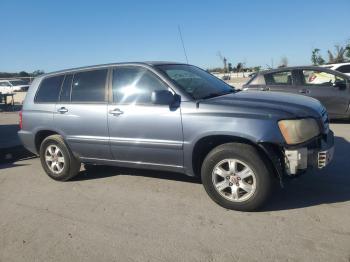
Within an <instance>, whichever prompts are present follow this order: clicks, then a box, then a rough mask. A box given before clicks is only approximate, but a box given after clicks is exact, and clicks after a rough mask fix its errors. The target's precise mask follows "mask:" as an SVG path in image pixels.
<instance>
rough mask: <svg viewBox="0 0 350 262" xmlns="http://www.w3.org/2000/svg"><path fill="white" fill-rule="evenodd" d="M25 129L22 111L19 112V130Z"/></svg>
mask: <svg viewBox="0 0 350 262" xmlns="http://www.w3.org/2000/svg"><path fill="white" fill-rule="evenodd" d="M22 127H23V116H22V111H19V129H22Z"/></svg>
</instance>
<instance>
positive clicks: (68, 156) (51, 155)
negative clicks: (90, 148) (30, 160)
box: [40, 135, 80, 181]
mask: <svg viewBox="0 0 350 262" xmlns="http://www.w3.org/2000/svg"><path fill="white" fill-rule="evenodd" d="M56 148H57V149H58V151H56ZM40 160H41V165H42V167H43V168H44V170H45V172H46V174H47V175H48V176H49V177H51V178H52V179H54V180H58V181H67V180H69V179H71V178H73V177H74V176H75V175H77V174H78V172H79V170H80V161H79V160H78V159H77V158H76V157H74V155H73V153H72V151H71V150H70V149H69V148H68V146H67V145H66V143H65V142H64V140H63V138H62V137H61V136H60V135H52V136H48V137H46V138H45V139H44V140H43V142H42V143H41V145H40Z"/></svg>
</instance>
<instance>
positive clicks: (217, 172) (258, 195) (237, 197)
mask: <svg viewBox="0 0 350 262" xmlns="http://www.w3.org/2000/svg"><path fill="white" fill-rule="evenodd" d="M201 176H202V182H203V186H204V188H205V190H206V192H207V193H208V195H209V196H210V197H211V199H212V200H214V201H215V202H216V203H217V204H219V205H220V206H222V207H224V208H227V209H233V210H239V211H254V210H257V209H258V208H260V207H261V206H262V205H263V204H264V203H265V202H266V200H267V199H268V197H269V195H270V193H271V190H272V185H273V179H274V178H273V175H272V174H270V172H269V168H268V167H267V165H266V163H265V162H264V161H263V159H262V158H261V156H260V154H259V153H258V151H257V150H256V149H255V148H254V147H253V146H250V145H247V144H242V143H228V144H223V145H220V146H218V147H216V148H214V149H213V150H212V151H211V152H210V153H209V154H208V155H207V156H206V158H205V159H204V161H203V164H202V169H201Z"/></svg>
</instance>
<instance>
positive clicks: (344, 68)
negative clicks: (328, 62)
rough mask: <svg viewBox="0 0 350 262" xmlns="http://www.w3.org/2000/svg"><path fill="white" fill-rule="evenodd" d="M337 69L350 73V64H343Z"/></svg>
mask: <svg viewBox="0 0 350 262" xmlns="http://www.w3.org/2000/svg"><path fill="white" fill-rule="evenodd" d="M337 71H339V72H342V73H350V65H343V66H340V67H338V69H337Z"/></svg>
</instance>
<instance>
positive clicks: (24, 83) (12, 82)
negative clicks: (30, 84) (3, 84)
mask: <svg viewBox="0 0 350 262" xmlns="http://www.w3.org/2000/svg"><path fill="white" fill-rule="evenodd" d="M9 82H10V83H11V84H12V85H13V86H23V85H26V82H24V81H23V80H11V81H9Z"/></svg>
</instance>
